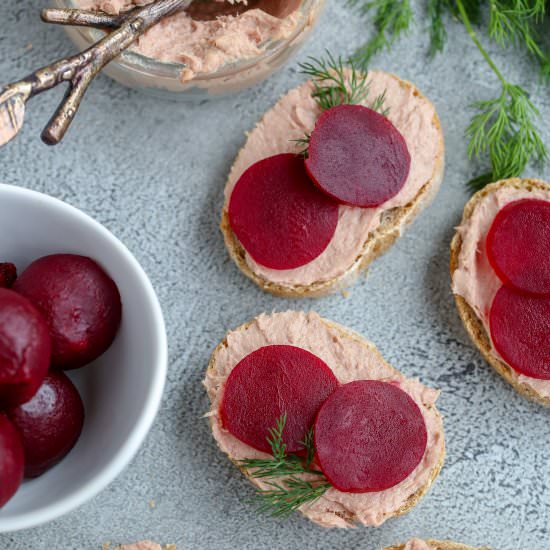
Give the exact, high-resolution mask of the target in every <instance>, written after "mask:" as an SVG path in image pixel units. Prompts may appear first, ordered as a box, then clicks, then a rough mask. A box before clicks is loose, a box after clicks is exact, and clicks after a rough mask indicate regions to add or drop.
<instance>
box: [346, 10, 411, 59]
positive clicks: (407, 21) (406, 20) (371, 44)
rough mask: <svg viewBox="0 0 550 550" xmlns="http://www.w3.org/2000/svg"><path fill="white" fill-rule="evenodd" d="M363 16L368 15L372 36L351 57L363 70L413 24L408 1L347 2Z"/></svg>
mask: <svg viewBox="0 0 550 550" xmlns="http://www.w3.org/2000/svg"><path fill="white" fill-rule="evenodd" d="M348 3H349V4H350V5H351V6H354V7H356V8H357V9H358V10H359V12H360V13H361V14H363V15H368V16H370V18H371V19H372V23H373V25H374V29H375V34H374V36H373V37H372V38H371V39H370V40H369V41H367V42H366V43H365V45H364V46H362V47H361V48H360V49H359V50H358V51H357V52H356V53H355V55H354V56H353V61H354V62H356V63H357V64H358V66H359V67H360V68H361V69H365V68H366V67H367V66H368V65H369V63H370V60H371V59H372V57H373V56H374V55H375V54H377V53H378V52H380V51H382V50H383V49H389V48H390V47H391V46H392V45H393V44H394V42H395V41H396V40H397V39H398V38H399V37H400V36H401V35H402V34H403V33H406V32H407V31H408V30H409V29H410V27H411V24H412V22H413V19H414V17H413V12H412V8H411V4H410V1H409V0H348Z"/></svg>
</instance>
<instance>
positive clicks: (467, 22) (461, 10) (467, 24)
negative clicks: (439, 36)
mask: <svg viewBox="0 0 550 550" xmlns="http://www.w3.org/2000/svg"><path fill="white" fill-rule="evenodd" d="M456 5H457V7H458V11H459V13H460V17H461V18H462V22H463V23H464V26H465V27H466V30H467V31H468V34H469V35H470V38H471V39H472V40H473V42H474V44H475V45H476V46H477V49H478V50H479V51H480V53H481V55H482V56H483V57H484V58H485V61H487V64H488V65H489V67H491V69H492V70H493V72H494V73H495V74H496V75H497V77H498V79H499V80H500V81H501V82H502V85H503V86H504V87H506V86H507V85H508V82H507V81H506V79H505V78H504V76H503V75H502V73H501V72H500V70H499V68H498V67H497V66H496V65H495V63H494V61H493V60H492V59H491V57H490V56H489V54H488V53H487V51H486V50H485V48H484V47H483V45H482V44H481V42H480V41H479V38H478V37H477V34H476V33H475V31H474V28H473V27H472V23H471V22H470V18H469V17H468V14H467V13H466V10H465V9H464V4H463V3H462V0H456Z"/></svg>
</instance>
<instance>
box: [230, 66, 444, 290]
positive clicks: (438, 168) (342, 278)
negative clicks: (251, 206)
mask: <svg viewBox="0 0 550 550" xmlns="http://www.w3.org/2000/svg"><path fill="white" fill-rule="evenodd" d="M396 78H397V77H396ZM399 82H400V84H401V86H404V87H408V88H412V89H413V90H414V91H413V95H415V96H417V97H419V96H422V94H421V93H420V92H419V91H418V90H417V89H416V87H415V86H414V85H413V84H411V83H410V82H408V81H406V80H402V79H399ZM422 97H423V96H422ZM424 99H426V98H424ZM426 101H428V100H427V99H426ZM433 124H434V126H435V127H436V128H437V129H438V130H439V135H440V136H441V140H440V143H439V147H438V152H437V155H436V162H435V167H434V171H433V174H432V176H431V178H430V179H429V180H428V181H427V182H426V183H425V184H424V185H423V186H422V187H421V189H420V191H419V192H418V193H417V194H416V196H415V197H414V199H413V200H412V201H410V202H409V203H407V204H406V205H404V206H401V207H396V208H392V209H390V210H387V211H385V212H383V213H382V216H381V223H380V225H379V226H378V227H377V228H376V229H375V230H374V231H373V232H372V233H370V234H369V237H368V239H367V240H366V241H365V242H364V244H363V248H362V250H361V252H360V253H359V254H358V256H357V257H356V258H355V260H354V262H353V263H352V264H351V265H350V266H349V267H348V268H347V269H346V271H345V272H344V273H342V274H341V275H339V276H338V277H334V278H332V279H329V280H327V281H316V282H314V283H312V284H310V285H286V284H280V283H274V282H272V281H269V280H268V279H266V278H264V277H262V276H260V275H257V274H256V273H254V272H253V271H252V270H251V269H250V267H249V266H248V264H247V263H246V259H245V254H246V251H245V250H244V248H243V246H242V245H241V243H240V242H239V240H238V239H237V237H236V236H235V234H234V233H233V230H232V229H231V226H230V224H229V214H228V212H227V209H226V208H225V207H224V209H223V211H222V219H221V223H220V229H221V231H222V233H223V236H224V240H225V245H226V247H227V250H228V251H229V254H230V256H231V258H232V259H233V261H234V262H235V263H236V264H237V266H238V267H239V269H240V270H241V271H242V272H243V273H244V274H245V275H246V276H247V277H248V278H249V279H251V280H252V281H254V282H255V283H256V284H257V285H258V286H259V287H260V288H262V289H263V290H265V291H266V292H270V293H271V294H274V295H275V296H281V297H284V298H296V297H297V298H305V297H311V298H314V297H318V296H325V295H327V294H330V293H331V292H334V291H338V290H342V289H344V288H346V287H347V286H349V285H350V284H351V283H353V282H354V281H355V280H356V279H357V277H358V276H359V275H360V274H361V272H362V271H364V270H365V269H366V268H367V267H368V266H369V265H370V263H371V262H372V261H373V260H375V259H376V258H378V256H381V255H382V254H383V253H384V252H386V251H387V250H388V249H389V248H390V247H391V245H392V244H393V243H394V242H395V241H396V239H397V238H398V237H399V236H400V235H401V233H402V232H403V230H404V228H405V227H406V226H407V225H409V224H410V223H411V222H412V221H413V220H414V218H416V216H417V215H418V214H419V213H420V212H421V211H422V210H423V209H424V208H425V207H426V206H428V205H429V204H430V202H431V201H432V200H433V198H434V197H435V195H436V194H437V192H438V190H439V187H440V186H441V182H442V181H443V172H444V156H445V145H444V142H443V137H442V136H443V133H442V130H441V123H440V121H439V117H438V116H437V114H435V115H434V118H433ZM244 147H246V144H245V146H244Z"/></svg>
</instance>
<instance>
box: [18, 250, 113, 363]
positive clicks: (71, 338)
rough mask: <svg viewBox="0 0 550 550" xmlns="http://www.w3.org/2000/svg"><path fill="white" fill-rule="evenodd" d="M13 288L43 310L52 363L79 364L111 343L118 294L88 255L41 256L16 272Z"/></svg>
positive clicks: (88, 359) (92, 358) (110, 280)
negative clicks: (48, 332)
mask: <svg viewBox="0 0 550 550" xmlns="http://www.w3.org/2000/svg"><path fill="white" fill-rule="evenodd" d="M13 289H14V290H15V291H17V292H19V293H20V294H22V295H23V296H25V297H27V298H28V299H29V300H30V301H31V302H32V303H33V304H34V305H35V306H36V307H37V308H38V309H39V310H40V311H41V312H42V314H43V315H44V317H45V319H46V322H47V323H48V326H49V329H50V335H51V338H52V365H53V366H54V367H59V368H63V369H76V368H79V367H82V366H84V365H86V364H87V363H90V362H91V361H93V360H94V359H96V358H97V357H99V356H100V355H101V354H102V353H103V352H104V351H106V350H107V348H108V347H109V346H110V345H111V344H112V342H113V340H114V338H115V336H116V333H117V330H118V327H119V325H120V318H121V314H122V305H121V302H120V294H119V291H118V288H117V286H116V284H115V283H114V281H113V280H112V279H111V278H110V277H109V276H108V275H107V274H106V273H105V271H104V270H103V269H102V268H101V267H100V266H99V265H98V264H97V263H96V262H94V261H93V260H92V259H90V258H87V257H85V256H77V255H74V254H53V255H51V256H44V257H43V258H40V259H38V260H36V261H34V262H33V263H32V264H31V265H30V266H29V267H28V268H27V269H26V270H25V271H24V272H23V273H22V274H21V275H20V276H19V278H18V279H17V281H16V282H15V284H14V285H13Z"/></svg>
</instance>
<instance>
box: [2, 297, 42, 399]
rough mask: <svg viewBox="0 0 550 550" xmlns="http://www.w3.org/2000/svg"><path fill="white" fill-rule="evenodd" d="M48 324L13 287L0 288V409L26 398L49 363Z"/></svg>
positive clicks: (35, 388) (34, 388)
mask: <svg viewBox="0 0 550 550" xmlns="http://www.w3.org/2000/svg"><path fill="white" fill-rule="evenodd" d="M50 355H51V343H50V335H49V332H48V326H47V324H46V321H45V320H44V318H43V317H42V315H41V314H40V313H39V312H38V310H37V309H36V308H35V307H34V306H33V305H32V304H31V303H30V302H29V301H28V300H27V299H26V298H24V297H23V296H20V295H19V294H17V293H16V292H14V291H13V290H8V289H6V288H0V408H5V407H15V406H16V405H19V404H21V403H24V402H25V401H28V400H29V399H30V398H31V397H32V396H33V395H34V394H35V393H36V390H38V388H39V387H40V384H42V381H43V380H44V377H45V376H46V373H47V372H48V368H49V366H50Z"/></svg>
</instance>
